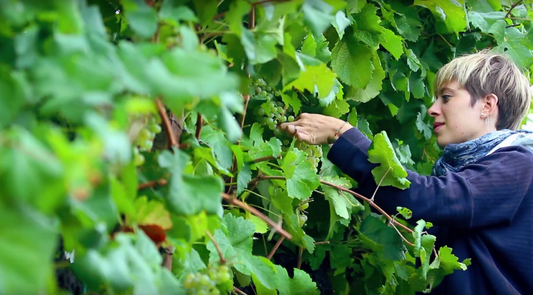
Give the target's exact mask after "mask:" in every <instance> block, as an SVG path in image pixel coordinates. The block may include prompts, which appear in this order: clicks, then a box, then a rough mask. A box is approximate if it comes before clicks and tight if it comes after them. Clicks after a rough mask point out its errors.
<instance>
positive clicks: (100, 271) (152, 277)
mask: <svg viewBox="0 0 533 295" xmlns="http://www.w3.org/2000/svg"><path fill="white" fill-rule="evenodd" d="M114 240H115V243H113V244H108V246H107V247H106V249H101V250H100V251H98V250H96V249H90V250H89V251H87V253H86V254H85V255H83V256H80V257H79V258H77V260H76V262H75V263H74V264H73V265H72V268H73V269H74V270H75V272H76V275H78V276H79V277H80V279H81V280H83V282H85V283H87V284H88V285H89V286H90V287H94V286H95V284H97V283H98V282H99V281H106V282H107V283H108V284H110V286H112V287H113V288H115V289H116V290H128V289H130V288H131V289H132V291H133V292H134V293H137V294H162V293H164V290H162V289H161V288H162V287H163V286H162V280H163V279H164V280H165V281H166V284H169V285H174V286H176V285H179V283H178V282H177V280H176V278H175V277H174V276H167V275H163V274H162V272H166V271H168V270H167V269H165V268H162V267H161V265H160V264H161V262H162V258H161V255H160V254H159V251H158V250H157V248H156V247H155V245H154V244H153V243H152V241H150V239H149V238H148V237H147V236H146V235H145V234H144V232H143V231H137V233H136V234H135V235H131V234H124V233H118V234H117V235H115V239H114ZM131 289H130V290H131Z"/></svg>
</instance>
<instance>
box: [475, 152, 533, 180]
mask: <svg viewBox="0 0 533 295" xmlns="http://www.w3.org/2000/svg"><path fill="white" fill-rule="evenodd" d="M467 166H469V167H465V168H466V169H468V170H476V171H477V172H483V173H482V174H483V175H485V176H488V175H491V176H493V177H496V178H502V177H503V178H506V177H517V176H519V177H520V179H522V180H523V181H527V179H531V181H533V150H531V149H530V148H527V147H524V146H508V147H502V148H499V149H498V150H496V151H494V153H492V154H490V155H487V156H485V157H483V158H481V159H479V160H478V161H477V162H476V163H473V164H470V165H467ZM478 175H479V174H478ZM508 180H510V179H508Z"/></svg>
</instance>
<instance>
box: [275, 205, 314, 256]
mask: <svg viewBox="0 0 533 295" xmlns="http://www.w3.org/2000/svg"><path fill="white" fill-rule="evenodd" d="M283 221H284V224H283V228H285V229H286V230H287V231H288V232H289V233H290V234H291V235H292V241H293V242H294V243H295V244H296V245H298V246H300V247H303V248H305V249H307V251H309V253H313V251H315V247H316V246H315V240H314V239H313V238H312V237H311V236H309V235H307V234H306V233H305V232H304V230H303V229H302V228H301V227H300V226H299V225H298V216H296V214H294V213H291V214H284V215H283Z"/></svg>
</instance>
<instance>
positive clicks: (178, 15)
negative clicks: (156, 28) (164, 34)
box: [159, 0, 198, 26]
mask: <svg viewBox="0 0 533 295" xmlns="http://www.w3.org/2000/svg"><path fill="white" fill-rule="evenodd" d="M174 2H177V1H176V0H163V3H161V9H160V10H159V17H160V18H161V19H162V20H167V21H173V22H174V25H176V26H177V25H178V24H179V22H180V21H181V20H184V21H192V22H197V21H198V18H197V17H196V15H195V14H194V12H193V11H192V10H191V9H190V8H189V7H187V6H177V5H175V4H176V3H174Z"/></svg>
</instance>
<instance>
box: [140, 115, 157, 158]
mask: <svg viewBox="0 0 533 295" xmlns="http://www.w3.org/2000/svg"><path fill="white" fill-rule="evenodd" d="M144 122H145V124H144V127H143V128H142V129H141V131H139V134H138V135H137V138H136V139H135V142H134V143H133V145H134V147H133V161H134V163H135V166H141V165H142V164H144V156H143V154H141V152H149V151H150V150H152V146H153V144H154V138H155V136H156V134H158V133H159V132H161V126H160V124H161V117H159V116H155V115H152V116H148V117H145V118H144Z"/></svg>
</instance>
